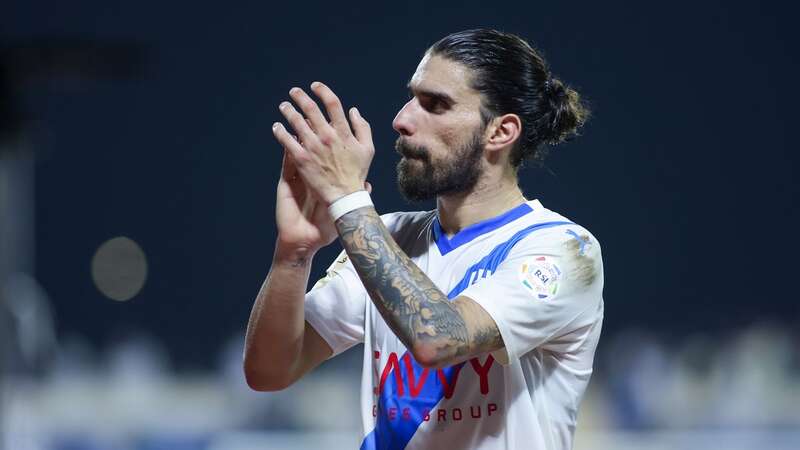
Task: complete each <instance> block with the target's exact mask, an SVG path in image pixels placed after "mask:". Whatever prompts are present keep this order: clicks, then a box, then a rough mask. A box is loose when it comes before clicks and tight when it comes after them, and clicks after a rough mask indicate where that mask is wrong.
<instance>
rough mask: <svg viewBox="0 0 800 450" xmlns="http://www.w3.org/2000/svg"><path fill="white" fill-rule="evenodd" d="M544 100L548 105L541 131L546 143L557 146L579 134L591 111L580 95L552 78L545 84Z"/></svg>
mask: <svg viewBox="0 0 800 450" xmlns="http://www.w3.org/2000/svg"><path fill="white" fill-rule="evenodd" d="M542 97H544V98H543V100H544V101H546V102H547V103H548V105H547V107H546V108H543V109H544V110H545V111H546V112H545V113H544V114H543V117H542V118H543V119H544V120H543V122H545V123H543V124H542V125H544V126H543V127H542V128H541V129H540V133H541V136H542V137H543V139H542V140H543V141H544V143H546V144H548V145H556V144H559V143H561V142H564V141H567V140H569V139H570V138H571V137H573V136H575V135H577V134H578V129H579V128H580V127H582V126H583V124H584V123H586V119H588V118H589V109H588V108H587V107H586V105H584V104H583V102H582V101H581V97H580V94H578V92H577V91H575V90H574V89H572V88H570V87H568V86H566V85H564V83H562V82H561V80H559V79H557V78H553V77H550V78H549V79H548V80H547V81H546V82H545V84H544V95H543V96H542Z"/></svg>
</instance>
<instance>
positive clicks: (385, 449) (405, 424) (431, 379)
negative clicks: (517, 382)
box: [361, 205, 573, 450]
mask: <svg viewBox="0 0 800 450" xmlns="http://www.w3.org/2000/svg"><path fill="white" fill-rule="evenodd" d="M526 206H527V205H526ZM572 224H573V223H572V222H544V223H539V224H536V225H531V226H529V227H527V228H524V229H522V230H520V231H518V232H517V233H516V234H514V236H512V237H511V239H509V240H507V241H506V242H503V243H502V244H499V245H497V246H496V247H495V248H494V249H492V251H491V252H490V253H489V254H488V255H486V256H484V257H483V258H482V259H481V260H480V261H478V262H477V263H476V264H474V265H472V267H470V268H469V269H468V270H467V273H465V274H464V277H463V278H462V279H461V281H460V282H459V283H458V284H457V285H456V286H455V287H454V288H453V289H452V290H451V291H450V292H449V293H448V294H447V298H449V299H451V300H452V299H453V298H455V297H457V296H458V295H459V294H460V293H461V292H462V291H464V289H466V288H467V287H468V286H469V285H471V284H474V283H475V282H476V281H478V278H486V277H487V276H488V275H491V274H493V273H494V271H495V270H497V267H499V266H500V263H502V262H503V261H504V260H505V259H506V258H507V257H508V254H509V252H511V249H512V248H513V247H514V246H515V245H516V244H517V243H518V242H519V241H521V240H522V239H523V238H524V237H525V236H527V235H529V234H531V233H533V232H534V231H537V230H541V229H544V228H550V227H555V226H559V225H572ZM406 355H408V358H406ZM407 362H410V363H411V368H412V370H413V374H414V383H416V384H417V385H419V384H422V387H421V389H420V391H419V393H418V395H416V396H415V397H412V396H411V393H410V391H411V386H410V384H411V381H410V380H409V378H410V377H408V376H403V375H404V374H405V371H402V370H401V374H400V379H401V380H403V381H404V382H405V384H406V389H404V390H403V392H404V394H405V395H403V396H402V397H401V396H399V395H397V393H398V386H397V378H396V377H395V376H394V375H393V374H391V373H390V374H389V377H387V378H386V382H385V384H384V386H383V390H382V391H381V392H380V397H379V398H378V413H377V414H378V417H377V423H376V424H375V429H374V430H372V432H370V433H369V434H368V435H367V436H366V437H365V438H364V441H363V442H362V443H361V450H402V449H404V448H405V447H406V445H407V444H408V442H409V441H410V440H411V438H412V437H413V436H414V433H416V431H417V429H418V428H419V426H420V425H421V424H422V422H423V421H424V419H425V415H426V414H428V413H429V412H430V411H431V410H432V409H433V408H434V407H435V406H436V405H437V404H438V403H439V402H440V401H441V400H442V397H443V396H444V384H443V383H442V382H441V380H440V379H439V374H438V373H437V371H435V370H428V369H425V368H423V367H422V366H420V365H419V363H417V362H416V361H415V360H414V358H413V357H412V356H411V354H410V353H408V352H406V353H405V354H403V356H402V357H401V358H400V360H399V364H398V366H396V367H403V368H405V369H406V370H408V366H407V365H406V363H407ZM464 364H465V362H463V363H460V364H456V365H454V366H450V367H447V368H445V369H442V372H443V374H444V376H445V379H446V380H447V383H448V384H450V383H452V381H453V377H454V374H455V373H457V372H458V371H459V370H461V367H462V366H463V365H464ZM393 370H394V369H393ZM423 378H424V379H423ZM390 408H395V409H394V411H395V417H394V420H390V419H389V417H388V414H387V413H388V412H389V411H391V409H390ZM406 411H407V412H408V415H407V416H406V415H405V412H406Z"/></svg>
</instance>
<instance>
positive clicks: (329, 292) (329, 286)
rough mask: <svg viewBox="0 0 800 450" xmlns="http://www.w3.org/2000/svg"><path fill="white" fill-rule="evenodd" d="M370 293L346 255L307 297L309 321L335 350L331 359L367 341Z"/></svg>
mask: <svg viewBox="0 0 800 450" xmlns="http://www.w3.org/2000/svg"><path fill="white" fill-rule="evenodd" d="M366 301H367V293H366V290H365V289H364V285H363V284H362V283H361V280H360V279H359V278H358V275H357V274H356V272H355V268H354V267H353V265H352V264H351V263H350V261H349V258H348V257H347V254H346V253H345V252H344V251H343V252H341V253H340V254H339V256H338V257H337V258H336V261H334V263H333V264H331V266H330V267H329V268H328V270H327V273H326V275H325V276H324V277H323V278H321V279H320V280H319V281H317V283H316V284H315V285H314V287H313V288H311V290H310V291H309V292H308V293H307V294H306V299H305V316H306V321H307V322H308V323H309V324H310V325H311V326H312V327H314V329H315V330H317V333H319V335H320V336H322V338H323V339H325V342H327V343H328V345H330V347H331V349H333V354H332V355H331V357H333V356H336V355H338V354H339V353H342V352H344V351H345V350H347V349H349V348H350V347H352V346H354V345H356V344H359V343H361V342H363V341H364V316H365V313H366V306H367V305H366Z"/></svg>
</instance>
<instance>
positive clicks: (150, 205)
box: [0, 1, 800, 369]
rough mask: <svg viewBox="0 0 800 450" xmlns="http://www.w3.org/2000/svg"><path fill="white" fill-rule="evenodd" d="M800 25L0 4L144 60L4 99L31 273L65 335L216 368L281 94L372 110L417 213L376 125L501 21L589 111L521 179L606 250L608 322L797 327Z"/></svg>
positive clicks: (263, 204) (18, 33)
mask: <svg viewBox="0 0 800 450" xmlns="http://www.w3.org/2000/svg"><path fill="white" fill-rule="evenodd" d="M796 17H797V16H796V14H795V11H794V10H793V9H792V10H790V9H787V8H785V7H778V6H776V5H769V4H766V3H760V2H750V3H745V2H723V1H708V2H698V3H694V2H685V3H680V2H678V3H676V2H659V3H657V4H656V3H651V2H644V4H640V3H634V2H631V3H623V2H585V3H581V4H578V3H576V2H525V3H523V2H519V3H501V2H476V1H468V2H459V3H447V4H446V3H442V2H421V1H414V2H407V3H406V2H393V3H389V2H380V3H379V2H374V3H360V4H356V3H352V2H325V3H321V2H320V3H313V2H312V3H309V2H283V3H270V2H264V1H260V2H235V3H234V4H233V5H229V6H222V5H221V4H220V5H209V4H204V3H202V2H200V3H197V2H192V3H189V2H186V3H183V4H180V5H175V4H170V3H168V2H164V3H160V2H159V3H156V2H127V3H126V4H122V3H120V4H112V3H110V2H105V1H104V2H100V1H85V2H80V4H78V3H74V2H52V1H51V2H39V1H26V2H20V1H17V2H11V3H10V4H9V3H5V4H4V5H3V6H0V45H2V46H3V47H4V48H6V49H8V48H17V49H19V48H20V47H24V46H25V45H28V44H29V43H31V42H38V43H40V44H41V43H42V42H45V43H50V44H53V43H54V44H69V43H76V42H77V43H81V45H84V46H86V45H88V46H90V47H91V46H92V45H101V44H99V43H113V44H115V45H116V44H119V45H122V46H131V47H132V48H133V49H134V51H133V54H134V58H133V59H134V60H136V61H140V62H141V63H140V64H139V63H137V64H134V65H133V66H135V67H134V68H132V69H131V70H130V71H128V72H129V73H128V72H126V73H127V75H123V76H98V77H94V78H95V79H92V77H82V76H77V75H75V74H70V73H67V74H62V75H59V76H49V77H38V78H36V79H34V80H33V81H30V82H28V83H25V84H24V85H23V86H22V87H21V88H20V89H17V90H16V96H15V97H14V98H13V99H11V98H6V99H3V102H5V103H6V105H8V104H10V103H8V102H10V101H12V100H13V101H15V102H16V106H17V107H18V108H19V109H20V110H21V111H22V112H23V113H24V116H25V118H26V122H25V126H24V131H25V133H26V134H27V136H28V139H30V140H31V142H33V144H34V146H35V148H36V152H37V164H36V185H35V187H36V199H35V200H36V203H35V205H36V209H35V213H36V231H35V241H36V271H35V275H36V277H37V279H38V280H39V282H40V283H41V284H42V285H43V286H44V288H45V289H46V290H47V292H48V294H49V296H50V297H51V300H52V302H53V306H54V309H55V313H56V318H57V329H58V332H59V334H60V335H64V334H80V335H83V336H85V337H87V338H89V339H90V341H91V342H92V343H93V344H94V345H96V348H97V349H98V350H101V349H103V347H104V346H105V345H107V344H108V343H109V342H114V341H115V340H116V339H119V338H120V337H123V336H125V335H126V334H127V333H130V332H136V331H140V330H146V331H147V332H149V333H152V334H154V335H155V336H157V337H159V338H160V339H161V340H162V341H163V342H164V343H165V344H166V345H167V347H168V348H169V350H170V353H171V355H172V357H173V360H174V361H175V365H176V367H178V368H181V369H185V368H198V367H205V366H208V365H209V364H211V363H212V362H213V359H214V355H216V354H217V352H218V350H219V349H220V347H221V346H222V345H223V343H224V342H226V341H227V339H229V338H230V337H231V336H233V335H235V334H240V333H243V332H244V328H245V325H246V321H247V317H248V315H249V311H250V307H251V305H252V300H253V298H254V296H255V293H256V292H257V290H258V288H259V286H260V284H261V282H262V280H263V278H264V276H265V275H266V273H267V271H268V268H269V264H270V260H271V256H272V249H273V244H274V239H275V226H274V200H273V199H274V189H275V184H276V181H277V177H278V170H279V166H280V160H281V150H280V148H279V147H278V146H277V145H276V143H275V142H274V140H273V138H272V136H271V132H270V129H269V127H270V124H271V123H272V122H273V121H275V120H278V119H279V113H278V111H277V105H278V103H279V102H281V101H282V100H284V99H287V98H288V93H287V91H288V90H289V88H291V87H292V86H301V87H306V86H307V85H308V84H309V83H310V82H312V81H314V80H320V81H324V82H326V83H328V84H329V85H330V86H332V87H333V88H334V90H335V91H336V92H337V93H338V94H339V96H340V97H341V98H342V100H343V102H344V103H345V106H351V105H355V106H358V107H359V110H360V111H361V112H362V113H363V114H364V116H365V117H366V118H367V119H368V120H369V121H370V122H371V124H372V128H373V133H374V138H375V146H376V149H377V154H376V158H375V160H374V162H373V166H372V168H371V171H370V175H369V180H370V181H371V182H372V184H373V186H374V192H373V199H374V201H375V203H376V205H377V208H378V210H379V212H390V211H394V210H402V209H418V208H421V207H422V208H426V209H428V208H430V207H431V205H430V204H428V205H421V206H420V205H408V204H406V203H404V201H403V200H402V199H401V197H400V196H399V194H398V193H397V191H396V189H395V185H394V165H395V163H396V161H397V157H396V155H395V152H394V149H393V143H394V140H395V138H396V133H395V132H394V131H393V130H392V128H391V121H392V119H393V117H394V115H395V113H396V112H397V111H398V110H399V108H400V107H401V106H402V105H403V103H404V102H405V100H406V95H407V94H406V88H405V84H406V82H407V81H408V79H409V77H410V76H411V74H412V73H413V72H414V69H415V68H416V65H417V63H418V61H419V58H420V56H421V55H422V53H423V51H424V50H425V49H426V48H427V47H428V46H429V45H430V44H432V43H433V42H434V41H436V40H437V39H439V38H440V37H442V36H444V35H446V34H448V33H451V32H454V31H458V30H462V29H466V28H474V27H492V28H498V29H502V30H504V31H509V32H514V33H518V34H520V35H522V36H524V37H526V38H528V39H530V40H531V41H532V42H533V43H534V45H535V46H536V47H538V48H540V49H541V50H542V51H543V52H544V55H545V57H546V59H547V60H548V61H549V63H550V65H551V67H552V70H553V73H554V74H555V75H556V76H558V77H560V78H561V79H563V80H564V81H566V82H567V83H569V84H570V85H572V86H573V87H574V88H576V89H577V90H578V91H579V92H580V93H581V94H582V95H583V96H584V97H585V98H587V99H588V100H589V102H590V104H591V105H592V108H593V113H594V116H593V118H592V119H591V121H590V122H589V123H588V125H587V126H586V127H585V128H584V130H583V136H581V137H579V138H578V139H576V140H575V141H574V142H571V143H569V144H567V145H563V146H559V147H557V148H556V149H554V151H553V152H552V154H551V157H550V158H549V160H548V161H547V163H546V167H545V168H541V169H538V168H529V169H527V170H525V171H523V172H521V183H522V185H523V188H524V190H525V192H526V194H527V195H528V196H529V197H531V198H533V197H536V198H539V199H541V200H542V202H543V203H544V204H545V206H548V207H549V208H551V209H553V210H556V211H558V212H561V213H563V214H564V215H566V216H567V217H570V218H571V219H573V220H575V221H577V222H579V223H581V224H582V225H584V226H586V227H587V228H588V229H590V230H591V231H592V232H593V233H594V234H595V236H596V237H597V238H598V239H599V240H600V242H601V244H602V245H603V253H604V262H605V272H606V288H605V295H604V297H605V300H606V321H605V327H604V333H605V334H606V336H613V335H615V334H617V333H620V332H621V331H622V330H628V329H631V328H638V329H644V330H648V331H650V332H654V333H657V334H658V335H661V336H664V337H666V338H670V339H673V338H675V339H680V338H682V337H685V336H689V335H692V334H695V333H699V332H709V333H712V334H716V335H719V336H723V337H724V336H725V335H726V334H727V333H730V332H732V331H734V330H736V329H738V328H740V327H743V326H745V325H748V324H752V323H757V322H765V321H766V322H777V323H781V324H786V325H788V326H790V327H794V328H795V329H797V324H798V309H797V300H798V299H797V294H796V293H795V291H794V289H792V288H793V287H794V284H795V280H796V277H797V275H796V268H797V263H796V260H797V255H798V250H800V246H798V237H797V234H798V229H800V227H799V226H798V225H800V224H799V223H798V222H800V221H798V208H797V204H796V198H797V194H798V186H797V183H796V182H795V180H794V179H793V176H794V172H795V169H796V165H797V156H796V154H795V150H794V149H795V147H796V144H795V143H794V142H793V141H792V137H793V136H792V131H793V130H794V129H795V128H796V124H795V122H796V120H797V117H798V114H797V112H796V110H797V100H798V98H797V97H798V94H797V91H796V87H795V85H796V80H797V79H798V77H799V76H800V73H799V72H800V71H799V70H798V62H797V47H796V45H795V40H796V38H797V32H796V31H795V28H794V27H795V24H794V22H795V20H796V19H795V18H796ZM93 43H94V44H93ZM70 45H71V44H70ZM6 64H8V63H6ZM119 235H125V236H129V237H131V238H132V239H134V240H135V241H136V242H138V243H139V244H140V245H141V246H142V248H143V249H144V251H145V253H146V254H147V258H148V265H149V274H148V280H147V284H146V285H145V287H144V289H143V290H142V292H141V293H140V294H139V296H137V297H136V298H134V299H133V300H131V301H129V302H125V303H118V302H113V301H110V300H108V299H106V298H104V297H103V296H102V294H100V292H99V291H98V290H97V289H96V288H95V286H94V285H93V282H92V278H91V276H90V260H91V258H92V255H93V254H94V252H95V250H96V249H97V247H98V246H99V245H100V244H101V243H103V242H104V241H106V240H107V239H109V238H111V237H114V236H119ZM335 246H336V247H337V248H333V247H334V246H332V247H331V248H330V249H326V250H325V251H323V252H321V254H320V255H319V257H318V258H317V259H316V260H315V268H314V271H313V275H312V278H316V277H318V276H319V275H320V274H321V273H322V271H323V269H324V267H325V266H327V264H328V263H329V262H330V260H331V258H333V257H334V255H335V253H336V252H337V251H338V244H336V245H335ZM601 346H602V344H601Z"/></svg>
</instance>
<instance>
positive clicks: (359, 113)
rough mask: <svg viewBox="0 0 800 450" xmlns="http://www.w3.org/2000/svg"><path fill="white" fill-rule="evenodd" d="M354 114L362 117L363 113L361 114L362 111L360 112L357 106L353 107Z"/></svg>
mask: <svg viewBox="0 0 800 450" xmlns="http://www.w3.org/2000/svg"><path fill="white" fill-rule="evenodd" d="M353 112H354V113H356V115H357V116H358V117H361V112H360V111H359V110H358V108H356V107H355V106H353Z"/></svg>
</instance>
